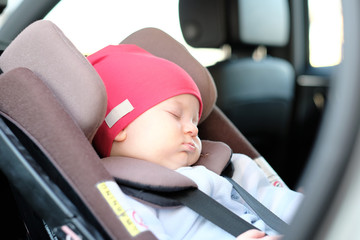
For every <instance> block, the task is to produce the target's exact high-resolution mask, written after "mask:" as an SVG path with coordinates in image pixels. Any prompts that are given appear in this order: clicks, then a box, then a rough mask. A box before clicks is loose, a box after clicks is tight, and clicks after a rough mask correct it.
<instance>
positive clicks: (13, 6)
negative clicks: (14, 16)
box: [0, 0, 24, 28]
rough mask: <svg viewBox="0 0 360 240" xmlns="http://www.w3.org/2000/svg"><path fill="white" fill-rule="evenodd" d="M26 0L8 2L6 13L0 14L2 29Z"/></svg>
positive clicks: (8, 0)
mask: <svg viewBox="0 0 360 240" xmlns="http://www.w3.org/2000/svg"><path fill="white" fill-rule="evenodd" d="M23 1H24V0H7V5H6V8H5V9H4V12H3V13H1V14H0V28H1V27H2V25H3V23H4V22H5V20H6V19H7V18H8V17H9V16H10V14H11V13H12V12H13V11H14V10H15V9H16V8H17V7H18V6H19V5H20V3H21V2H23Z"/></svg>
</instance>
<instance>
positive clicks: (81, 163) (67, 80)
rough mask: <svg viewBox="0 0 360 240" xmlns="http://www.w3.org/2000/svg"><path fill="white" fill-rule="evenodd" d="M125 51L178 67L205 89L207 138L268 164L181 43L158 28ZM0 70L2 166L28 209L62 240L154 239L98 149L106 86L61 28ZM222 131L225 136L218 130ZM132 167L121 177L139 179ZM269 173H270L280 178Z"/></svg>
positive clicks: (44, 32) (21, 40) (13, 52)
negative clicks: (70, 239)
mask: <svg viewBox="0 0 360 240" xmlns="http://www.w3.org/2000/svg"><path fill="white" fill-rule="evenodd" d="M144 36H146V38H145V39H146V41H145V40H144ZM123 43H132V44H138V45H140V47H143V48H145V49H146V50H148V51H149V52H151V53H153V54H155V55H158V56H161V57H164V58H168V59H169V60H171V61H174V62H175V63H177V64H179V65H180V66H182V67H183V68H184V69H185V70H186V71H188V72H189V74H190V75H191V76H192V77H193V78H194V80H195V81H196V82H197V84H199V88H200V89H201V93H202V94H203V96H204V116H205V117H206V116H207V118H206V119H205V117H203V119H202V120H201V121H202V123H201V126H200V131H202V132H203V135H202V138H204V139H209V140H218V141H225V142H226V143H228V144H229V146H230V147H232V148H233V151H235V152H243V153H246V154H248V155H249V156H250V157H252V158H257V159H261V156H260V155H258V153H257V151H256V150H255V149H254V148H253V147H252V146H251V145H250V144H249V143H248V142H247V141H246V140H245V138H244V137H243V136H242V135H241V133H240V132H239V131H238V130H236V128H235V127H234V125H232V123H231V122H230V121H229V120H228V119H227V118H226V116H225V115H224V114H223V113H222V112H221V111H220V110H219V108H217V107H216V106H215V107H214V106H213V104H214V102H215V100H216V97H215V96H216V95H215V92H216V90H215V88H214V85H213V82H212V78H211V76H210V75H209V73H208V71H207V70H206V69H205V68H203V67H202V66H201V65H200V64H199V63H198V62H197V61H196V60H195V59H193V58H192V57H191V55H190V54H189V53H188V52H187V50H186V49H185V48H184V47H183V46H182V45H180V44H179V43H177V42H176V41H175V40H174V39H172V38H171V37H170V36H168V35H167V34H165V33H163V32H161V31H160V30H157V29H144V30H140V31H138V32H136V33H134V34H133V35H131V36H129V37H128V38H127V39H125V40H124V41H123ZM0 68H1V70H2V71H3V72H4V73H2V74H1V76H0V84H1V88H0V116H1V119H0V129H1V131H0V156H1V158H0V159H1V161H0V167H1V171H2V172H3V173H4V174H5V175H6V177H7V178H8V179H9V182H10V183H11V186H13V188H14V191H15V192H16V193H17V194H18V195H19V200H20V205H21V204H24V206H25V208H30V209H31V211H30V212H31V213H32V214H33V213H35V215H36V217H37V218H39V219H43V221H42V220H41V221H40V222H41V224H43V226H44V225H45V228H44V229H47V230H48V231H50V232H52V233H51V234H56V235H57V236H63V238H65V237H66V236H73V237H74V238H75V237H76V236H81V237H83V238H85V239H101V238H104V239H108V238H111V239H155V237H154V236H153V234H152V233H151V232H149V231H147V230H146V229H144V228H142V226H141V225H140V224H138V223H137V222H136V221H135V220H134V219H133V218H132V217H133V216H132V215H131V214H132V213H133V209H132V208H131V206H130V205H129V204H128V203H127V202H126V200H125V199H124V195H123V194H124V193H123V191H122V190H120V188H119V187H118V185H117V184H116V183H115V181H114V178H113V177H112V175H111V174H110V173H109V171H107V170H106V168H105V167H104V165H103V162H102V161H101V159H100V158H99V156H98V155H97V154H96V152H95V150H94V149H93V148H92V146H91V144H90V141H91V140H92V138H93V136H94V134H95V132H96V129H97V128H98V126H99V125H100V123H101V122H102V121H103V119H104V113H105V104H106V94H105V88H104V86H103V85H102V81H101V79H100V78H99V76H98V75H97V73H96V72H95V70H94V69H93V68H92V66H91V65H90V64H89V62H88V61H87V60H86V58H85V57H84V56H83V55H82V54H81V53H80V52H78V50H77V49H76V48H75V47H74V46H73V45H72V43H71V42H70V41H69V40H68V39H67V38H66V36H64V34H63V33H62V32H61V30H60V29H59V28H57V26H55V25H54V24H53V23H51V22H49V21H44V20H41V21H37V22H35V23H33V24H32V25H30V26H29V27H27V28H26V29H25V30H24V31H23V32H22V33H20V34H19V36H18V37H17V38H16V39H15V40H14V41H13V42H12V43H11V44H10V45H9V46H8V47H7V48H6V49H5V51H4V53H3V54H2V55H1V57H0ZM204 81H205V85H201V84H203V83H204ZM206 82H207V84H206ZM208 93H211V97H208V95H209V94H208ZM214 124H215V125H217V124H222V125H223V126H224V129H217V131H210V129H211V128H212V127H213V126H214ZM264 163H266V162H264ZM214 164H215V165H216V164H218V163H217V162H215V163H214ZM130 165H131V164H128V165H127V164H125V165H124V168H122V170H123V172H125V173H126V172H131V171H132V170H131V166H130ZM267 166H268V165H267V164H263V165H262V167H263V169H264V171H265V172H267V173H268V174H269V175H271V176H270V177H272V178H275V177H276V176H277V175H276V173H275V172H274V171H273V170H272V169H271V168H268V167H267ZM135 167H136V166H135ZM222 167H223V166H222ZM125 168H128V169H129V171H128V170H127V169H125ZM215 168H217V167H216V166H215ZM132 169H133V168H132ZM125 173H124V174H125ZM144 174H145V173H144ZM277 180H278V181H281V179H280V178H278V177H277ZM134 181H138V179H135V180H134ZM174 184H177V183H176V182H175V183H174ZM185 185H186V184H185ZM190 185H191V183H190ZM29 231H30V232H31V230H30V229H29ZM64 236H65V237H64ZM60 238H61V237H60ZM75 239H76V238H75Z"/></svg>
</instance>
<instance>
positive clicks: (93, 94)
mask: <svg viewBox="0 0 360 240" xmlns="http://www.w3.org/2000/svg"><path fill="white" fill-rule="evenodd" d="M18 67H25V68H28V69H30V70H31V71H32V72H34V73H35V74H36V75H37V76H38V77H39V78H40V79H41V80H42V81H43V82H45V83H46V84H47V85H48V87H49V88H50V89H51V90H52V91H53V93H54V95H55V96H56V97H57V98H58V100H59V101H60V102H61V103H62V104H63V105H64V106H65V109H66V110H67V111H68V112H69V114H70V115H71V116H72V117H73V118H74V120H75V122H76V123H77V124H78V125H79V127H80V128H81V129H82V130H83V132H84V133H85V135H86V137H87V138H88V139H89V140H92V138H93V136H94V134H95V132H96V130H97V128H98V127H99V126H100V124H101V123H102V121H103V119H104V116H105V111H106V102H107V98H106V90H105V87H104V85H103V83H102V81H101V79H100V77H99V76H98V74H97V73H96V71H95V69H94V68H93V67H92V66H91V64H90V63H89V62H88V61H87V60H86V58H85V57H84V56H83V55H82V54H81V53H80V52H79V51H78V50H77V49H76V47H75V46H74V45H73V44H72V43H71V42H70V41H69V39H68V38H67V37H66V36H65V35H64V34H63V33H62V31H61V30H60V29H59V28H58V27H57V26H56V25H55V24H53V23H52V22H50V21H46V20H40V21H37V22H35V23H33V24H31V25H30V26H28V27H27V28H26V29H25V30H24V31H22V32H21V33H20V34H19V35H18V36H17V37H16V38H15V39H14V40H13V41H12V42H11V43H10V45H9V46H8V47H7V48H6V49H5V51H4V52H3V54H2V55H1V57H0V68H1V70H2V71H3V72H8V71H10V70H12V69H15V68H18Z"/></svg>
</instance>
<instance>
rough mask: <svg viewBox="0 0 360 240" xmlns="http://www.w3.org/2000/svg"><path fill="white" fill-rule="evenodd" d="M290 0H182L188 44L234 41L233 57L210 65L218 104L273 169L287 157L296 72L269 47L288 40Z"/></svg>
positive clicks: (215, 44) (216, 44)
mask: <svg viewBox="0 0 360 240" xmlns="http://www.w3.org/2000/svg"><path fill="white" fill-rule="evenodd" d="M288 4H289V3H288V1H286V0H271V1H266V2H264V1H257V0H256V1H254V0H236V1H229V2H227V3H225V2H224V1H221V0H211V2H209V1H206V4H205V1H191V0H180V1H179V16H180V23H181V29H182V32H183V35H184V38H185V40H186V41H187V43H188V44H190V45H191V46H193V47H202V48H209V47H212V48H219V47H221V46H223V45H228V46H230V47H231V53H232V55H231V58H229V59H227V60H225V61H222V62H219V63H217V64H215V65H213V66H210V67H209V71H210V72H211V75H212V76H213V78H214V80H215V83H216V86H217V89H218V99H217V102H216V104H217V106H219V108H220V109H221V110H222V111H223V112H224V113H225V114H226V116H227V117H228V118H229V119H230V120H231V121H232V122H233V123H234V124H235V126H236V127H237V128H238V129H240V131H241V132H242V133H243V134H244V135H245V136H246V138H247V139H248V140H249V141H250V142H251V143H252V144H253V145H254V146H255V148H256V149H257V150H258V151H259V152H260V153H261V154H263V155H264V156H266V158H269V159H271V160H269V162H271V165H272V166H273V167H274V168H275V169H276V168H277V169H280V168H281V166H282V164H283V162H281V161H284V160H285V159H283V158H284V156H285V153H286V149H287V148H286V137H287V134H288V129H289V124H290V120H291V114H292V112H291V109H292V105H293V99H294V94H295V92H294V88H295V72H294V69H293V67H292V65H291V64H290V63H289V62H288V61H286V60H285V59H281V58H277V57H273V56H270V55H268V54H267V52H271V51H273V52H276V50H278V49H280V48H282V47H286V45H287V44H288V39H289V32H290V26H289V22H290V20H289V16H290V14H289V6H288ZM205 5H206V7H204V6H205ZM209 21H211V23H212V24H208V22H209Z"/></svg>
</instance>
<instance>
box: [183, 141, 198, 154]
mask: <svg viewBox="0 0 360 240" xmlns="http://www.w3.org/2000/svg"><path fill="white" fill-rule="evenodd" d="M183 146H184V147H185V150H186V151H188V152H194V151H195V150H196V145H195V144H194V143H193V142H187V143H183Z"/></svg>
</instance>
